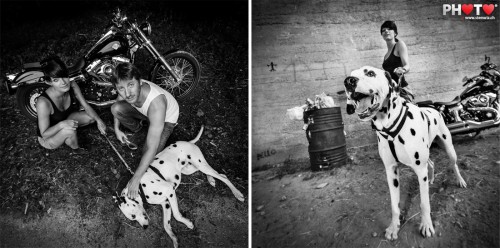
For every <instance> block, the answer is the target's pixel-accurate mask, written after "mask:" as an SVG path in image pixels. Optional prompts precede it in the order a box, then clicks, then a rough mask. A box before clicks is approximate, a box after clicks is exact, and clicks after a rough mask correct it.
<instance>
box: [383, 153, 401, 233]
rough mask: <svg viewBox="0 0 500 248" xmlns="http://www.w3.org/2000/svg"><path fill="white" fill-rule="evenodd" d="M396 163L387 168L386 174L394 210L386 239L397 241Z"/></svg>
mask: <svg viewBox="0 0 500 248" xmlns="http://www.w3.org/2000/svg"><path fill="white" fill-rule="evenodd" d="M397 165H398V164H397V163H396V161H394V162H393V163H391V164H390V165H386V166H385V172H386V175H387V183H388V184H389V192H390V194H391V209H392V220H391V224H390V225H389V227H387V229H385V238H386V239H388V240H395V239H397V238H398V232H399V225H400V222H399V215H400V210H399V187H400V185H399V169H398V167H397Z"/></svg>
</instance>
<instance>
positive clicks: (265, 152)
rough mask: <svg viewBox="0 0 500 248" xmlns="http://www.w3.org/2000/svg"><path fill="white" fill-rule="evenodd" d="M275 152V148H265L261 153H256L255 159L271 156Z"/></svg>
mask: <svg viewBox="0 0 500 248" xmlns="http://www.w3.org/2000/svg"><path fill="white" fill-rule="evenodd" d="M275 154H276V150H274V149H271V150H266V151H263V152H261V153H257V160H259V159H262V158H267V157H271V156H273V155H275Z"/></svg>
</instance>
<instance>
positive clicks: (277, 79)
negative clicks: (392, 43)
mask: <svg viewBox="0 0 500 248" xmlns="http://www.w3.org/2000/svg"><path fill="white" fill-rule="evenodd" d="M453 2H454V1H447V0H443V1H413V0H403V1H389V0H379V1H347V0H340V1H333V0H330V1H327V0H316V1H310V0H253V1H252V161H253V162H252V168H253V169H255V168H257V167H259V166H263V165H266V164H271V165H272V164H277V163H282V162H283V161H284V160H285V159H287V158H291V159H297V158H307V157H308V156H309V155H308V152H307V146H308V144H307V140H306V137H305V133H304V131H302V125H303V123H302V122H300V121H291V120H289V119H287V118H286V116H285V113H286V109H288V108H291V107H294V106H299V105H302V104H303V103H304V101H305V99H306V98H308V97H309V98H313V97H314V96H315V95H316V94H320V93H321V92H325V93H330V94H334V95H335V97H334V99H335V101H336V102H337V103H338V104H339V105H340V106H341V107H342V110H343V112H345V100H346V99H345V96H343V95H342V96H338V95H337V94H336V92H337V91H340V90H343V80H344V79H345V77H346V76H347V75H348V74H349V73H350V72H351V70H353V69H357V68H359V67H361V66H363V65H372V66H375V67H379V68H381V67H382V66H381V64H382V60H383V56H384V54H385V53H386V49H387V48H386V44H385V41H384V40H383V39H382V37H381V36H380V26H381V25H382V23H383V22H384V21H385V20H393V21H395V22H396V24H397V25H398V31H399V36H398V38H400V39H401V40H403V41H404V42H405V43H406V44H407V46H408V50H409V59H410V65H411V72H410V73H409V74H407V80H408V82H409V83H410V86H411V88H412V89H413V91H414V93H416V96H417V100H418V101H420V100H426V99H430V100H435V101H438V100H441V101H446V100H451V99H453V98H454V96H456V95H457V94H459V93H460V91H461V88H462V81H461V80H462V78H463V77H464V76H472V75H476V74H477V73H479V72H480V69H479V67H480V66H481V65H482V64H483V61H484V55H489V56H491V59H492V61H493V62H495V63H496V64H499V65H500V35H499V32H500V31H499V30H500V15H499V12H500V11H499V9H498V6H497V7H496V8H495V10H494V12H493V13H492V16H495V18H496V20H488V21H477V20H476V21H471V20H464V19H463V16H465V14H462V16H452V15H451V14H449V15H447V16H443V4H450V3H453ZM465 2H467V3H474V1H465ZM455 3H464V1H461V2H458V1H455ZM481 3H484V1H483V2H481ZM496 3H498V1H497V2H496ZM471 16H475V14H471ZM482 16H485V14H484V13H482ZM271 62H273V63H274V64H277V66H276V67H275V70H276V71H270V69H271V68H270V67H268V65H269V64H270V63H271ZM343 120H344V124H345V126H344V129H345V131H346V133H347V136H346V138H347V146H348V147H358V146H365V145H368V144H372V143H375V141H376V138H375V135H374V133H373V132H372V131H371V127H370V124H369V123H361V122H359V121H357V119H356V118H355V117H352V116H347V115H346V114H345V113H344V114H343Z"/></svg>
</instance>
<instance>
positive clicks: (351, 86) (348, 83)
mask: <svg viewBox="0 0 500 248" xmlns="http://www.w3.org/2000/svg"><path fill="white" fill-rule="evenodd" d="M358 80H359V79H358V78H357V77H351V76H349V77H346V79H345V80H344V86H345V89H346V90H347V91H351V92H353V91H354V90H355V89H356V85H357V83H358Z"/></svg>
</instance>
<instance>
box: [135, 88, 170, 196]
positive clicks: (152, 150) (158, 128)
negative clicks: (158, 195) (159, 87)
mask: <svg viewBox="0 0 500 248" xmlns="http://www.w3.org/2000/svg"><path fill="white" fill-rule="evenodd" d="M166 110H167V108H166V99H165V97H164V96H163V95H160V96H158V97H156V98H155V99H154V100H153V101H151V105H150V106H149V109H148V119H149V128H148V134H147V136H146V142H145V146H146V147H145V149H144V153H143V154H142V158H141V162H139V166H138V167H137V169H136V170H135V173H134V176H133V177H132V179H130V181H129V183H128V185H127V188H128V196H129V198H132V199H133V198H135V197H136V196H137V193H138V190H139V183H140V180H141V178H142V176H143V175H144V173H146V170H147V169H148V167H149V164H150V163H151V161H153V159H154V157H155V155H156V151H157V149H158V146H159V144H160V137H161V133H162V131H163V127H164V125H165V114H166Z"/></svg>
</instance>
